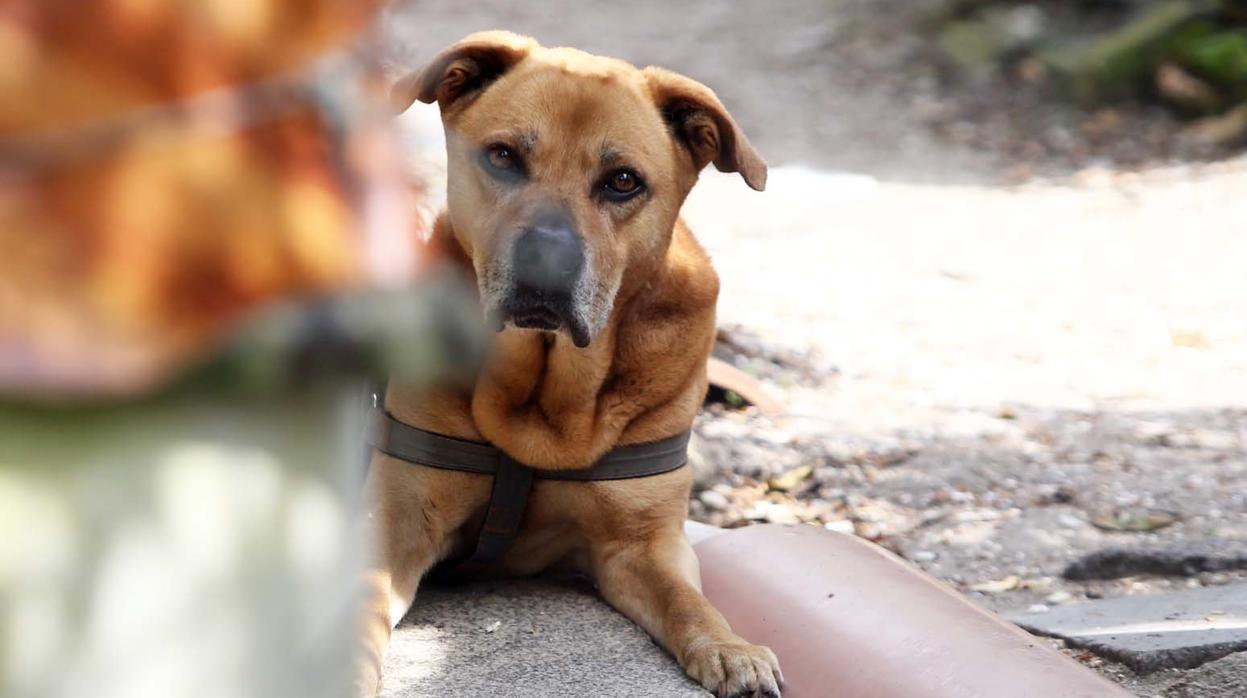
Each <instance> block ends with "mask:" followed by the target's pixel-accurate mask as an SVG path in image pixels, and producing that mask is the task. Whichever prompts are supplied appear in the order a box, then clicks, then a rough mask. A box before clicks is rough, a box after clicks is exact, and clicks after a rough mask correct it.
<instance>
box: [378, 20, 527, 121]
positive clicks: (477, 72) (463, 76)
mask: <svg viewBox="0 0 1247 698" xmlns="http://www.w3.org/2000/svg"><path fill="white" fill-rule="evenodd" d="M536 47H537V42H536V41H534V40H532V39H530V38H528V37H525V36H520V35H519V34H512V33H511V32H507V31H486V32H477V33H475V34H471V35H469V36H467V37H465V38H463V39H462V40H460V41H459V42H458V43H456V44H454V45H453V46H450V47H448V48H446V49H445V50H443V51H442V52H441V53H439V54H437V56H436V57H435V58H434V59H433V60H432V61H431V62H430V63H429V64H428V65H427V66H425V67H424V69H423V70H418V71H416V72H414V73H411V74H410V75H407V76H406V77H404V78H402V79H401V80H399V81H398V82H396V83H394V86H393V87H392V88H390V104H391V106H393V107H394V111H395V113H397V114H401V113H403V112H404V111H406V110H407V107H410V106H411V104H412V102H415V101H416V100H417V99H418V100H420V101H421V102H424V103H425V104H432V103H433V102H437V103H438V104H439V105H441V107H442V111H443V112H445V111H446V110H448V109H450V108H451V107H452V106H453V105H454V104H455V103H456V102H459V101H460V100H462V99H464V98H466V97H470V96H472V95H475V94H479V93H480V91H481V90H484V89H485V88H486V87H488V86H489V84H490V83H491V82H493V81H494V80H495V79H497V78H498V77H499V76H500V75H502V74H503V73H505V72H507V71H508V70H510V69H511V68H512V67H514V66H515V64H516V63H519V62H520V61H522V60H523V59H524V58H525V57H527V56H528V54H529V53H531V52H532V50H533V49H534V48H536Z"/></svg>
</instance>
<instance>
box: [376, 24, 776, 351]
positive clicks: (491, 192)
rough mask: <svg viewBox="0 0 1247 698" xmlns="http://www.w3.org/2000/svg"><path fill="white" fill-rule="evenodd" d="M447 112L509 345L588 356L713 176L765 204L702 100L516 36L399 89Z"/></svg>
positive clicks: (453, 161) (474, 247)
mask: <svg viewBox="0 0 1247 698" xmlns="http://www.w3.org/2000/svg"><path fill="white" fill-rule="evenodd" d="M392 97H393V100H394V103H395V107H396V108H397V109H399V110H400V111H402V110H404V109H406V108H407V107H408V106H410V105H411V103H412V102H413V101H415V100H420V101H421V102H425V103H432V102H434V101H436V102H438V104H439V105H440V107H441V111H442V121H443V122H444V124H445V127H446V141H447V150H448V159H449V163H448V167H449V173H448V174H449V191H448V197H447V201H448V207H447V214H448V216H449V221H450V224H451V226H452V228H453V229H454V231H455V235H456V237H457V238H458V240H459V242H460V244H461V245H462V246H463V249H464V250H465V252H466V253H467V254H468V256H469V257H470V258H471V259H472V263H473V266H474V267H475V269H476V275H477V279H478V284H479V286H480V294H481V301H482V304H483V305H484V307H485V310H486V313H487V314H488V315H489V316H490V317H491V318H492V319H493V321H494V322H495V323H496V326H497V328H498V329H499V330H501V329H503V328H504V327H505V326H506V325H507V324H510V325H512V326H515V327H520V328H529V329H537V330H545V331H564V332H566V333H567V334H568V335H570V337H571V339H572V341H573V342H574V343H575V344H576V346H579V347H585V346H588V344H589V343H590V342H591V341H592V339H593V337H594V336H596V335H597V333H598V332H599V331H600V330H601V329H602V327H603V326H605V324H606V322H607V320H608V319H609V317H610V314H611V309H612V307H613V306H614V303H615V298H616V296H617V295H618V293H619V291H620V289H621V288H623V287H639V286H641V285H644V283H645V282H646V276H647V274H648V273H649V272H650V271H651V270H653V269H655V268H656V265H657V264H658V262H659V260H661V258H662V256H663V255H664V254H665V253H666V250H667V247H668V243H669V242H670V238H671V233H672V229H673V227H674V225H675V221H676V217H677V216H678V214H679V210H680V206H681V205H682V204H683V203H684V198H685V197H686V196H687V195H688V192H689V190H690V189H691V188H692V187H693V184H694V183H695V182H696V181H697V175H698V172H700V171H701V169H702V168H703V167H705V166H706V165H707V164H708V163H711V162H713V163H714V164H715V166H716V167H718V169H720V170H722V171H724V172H739V173H740V174H741V176H742V177H743V178H744V179H745V181H746V182H747V183H748V184H749V186H751V187H753V188H754V189H757V190H759V191H760V190H762V188H763V187H764V186H765V184H766V163H764V162H763V161H762V159H761V158H760V157H759V156H758V154H757V153H756V152H755V151H754V149H753V147H752V146H751V145H750V144H749V141H748V140H746V138H745V136H744V134H743V133H741V131H740V129H739V128H738V127H737V126H736V123H735V122H734V121H733V120H732V118H731V116H730V115H728V113H727V110H726V109H724V107H723V105H722V104H721V103H720V102H719V100H718V98H716V97H715V95H714V93H713V92H711V91H710V89H708V88H707V87H705V86H704V85H702V84H700V83H698V82H695V81H693V80H691V79H689V78H686V77H684V76H681V75H677V74H675V73H671V72H668V71H665V70H661V69H658V68H645V69H644V70H639V69H637V68H635V67H633V66H631V65H629V64H627V63H624V62H622V61H618V60H614V59H610V58H601V57H597V56H592V55H589V54H586V53H583V52H580V51H576V50H574V49H567V48H554V49H547V48H542V47H541V46H539V45H538V44H537V43H536V42H535V41H533V40H532V39H528V38H525V37H521V36H517V35H515V34H511V33H508V32H484V33H480V34H473V35H472V36H469V37H467V38H466V39H464V40H462V41H460V42H459V43H457V44H455V45H454V46H451V47H450V48H448V49H446V50H445V51H443V52H442V53H441V54H439V55H438V56H437V57H436V58H435V59H434V60H433V62H432V63H431V64H429V65H428V67H426V68H424V69H423V70H421V71H418V72H416V73H413V74H412V75H409V76H407V77H405V78H403V79H402V80H400V81H399V82H398V83H397V84H396V85H395V86H394V88H393V92H392Z"/></svg>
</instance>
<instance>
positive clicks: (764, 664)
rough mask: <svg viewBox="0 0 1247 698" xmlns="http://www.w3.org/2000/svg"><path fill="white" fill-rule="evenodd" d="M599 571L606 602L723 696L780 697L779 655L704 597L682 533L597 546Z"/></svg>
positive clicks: (668, 532)
mask: <svg viewBox="0 0 1247 698" xmlns="http://www.w3.org/2000/svg"><path fill="white" fill-rule="evenodd" d="M593 568H594V575H595V577H596V580H597V583H598V586H599V588H600V589H601V591H602V596H603V597H605V598H606V600H607V601H608V602H609V603H610V604H611V605H612V606H614V607H615V608H616V609H618V610H619V611H620V612H621V613H623V614H624V615H626V616H628V617H629V618H631V619H632V620H633V621H635V622H636V623H637V624H638V625H640V626H641V627H642V628H645V630H646V631H647V632H649V634H650V635H652V636H653V637H654V638H656V639H657V640H658V641H659V642H660V643H661V644H662V645H663V646H664V647H665V648H666V649H667V651H669V652H671V654H673V655H674V656H675V658H676V659H677V660H678V661H679V662H680V666H682V667H684V670H685V671H687V672H688V674H689V675H690V676H692V677H693V678H694V679H696V680H697V681H699V682H700V683H701V684H702V685H703V686H705V687H706V688H707V689H708V690H710V691H713V692H714V693H715V695H718V696H731V697H737V696H768V697H770V696H774V697H778V696H779V682H780V681H781V678H780V676H781V675H780V671H779V661H778V660H777V659H776V658H775V654H774V653H773V652H771V650H770V649H768V648H766V647H762V646H759V645H752V644H749V643H748V642H745V641H744V640H743V639H741V638H740V637H738V636H737V635H736V634H735V633H733V632H732V629H731V628H730V627H729V626H728V624H727V621H726V620H724V619H723V615H722V614H720V613H719V612H718V611H717V610H715V608H714V607H713V606H711V605H710V602H709V601H708V600H707V599H706V597H705V596H703V595H702V593H701V576H700V574H699V573H698V569H697V557H696V556H695V554H694V553H693V548H692V546H691V545H689V543H688V541H687V540H686V539H685V538H684V535H683V533H682V532H681V531H680V530H679V529H678V528H676V529H674V530H664V531H662V532H660V533H658V534H657V535H656V536H654V537H653V538H651V539H648V540H642V541H635V542H632V541H630V542H627V543H619V542H610V543H604V544H602V545H600V546H596V547H595V549H594V551H593Z"/></svg>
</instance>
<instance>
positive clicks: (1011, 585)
mask: <svg viewBox="0 0 1247 698" xmlns="http://www.w3.org/2000/svg"><path fill="white" fill-rule="evenodd" d="M1021 581H1022V580H1020V579H1018V577H1017V575H1013V574H1011V575H1009V576H1008V577H1005V578H1004V579H997V580H995V581H991V582H980V583H978V584H972V585H970V591H981V592H983V593H985V594H999V593H1001V592H1003V591H1009V590H1010V589H1016V588H1017V587H1018V584H1019V583H1020V582H1021Z"/></svg>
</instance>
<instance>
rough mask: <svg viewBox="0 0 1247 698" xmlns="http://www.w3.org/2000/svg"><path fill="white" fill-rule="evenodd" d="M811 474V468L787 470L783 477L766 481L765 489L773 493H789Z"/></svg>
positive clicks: (812, 470) (807, 466) (803, 466)
mask: <svg viewBox="0 0 1247 698" xmlns="http://www.w3.org/2000/svg"><path fill="white" fill-rule="evenodd" d="M813 473H814V468H813V467H812V466H809V465H802V466H798V467H796V468H793V469H792V470H789V471H788V472H786V473H784V474H783V475H779V476H778V477H773V478H771V479H770V480H767V482H766V484H767V487H769V488H770V489H771V490H772V491H775V492H791V491H792V490H794V489H796V488H797V485H800V484H801V481H802V480H805V479H806V478H808V477H809V476H810V475H811V474H813Z"/></svg>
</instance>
